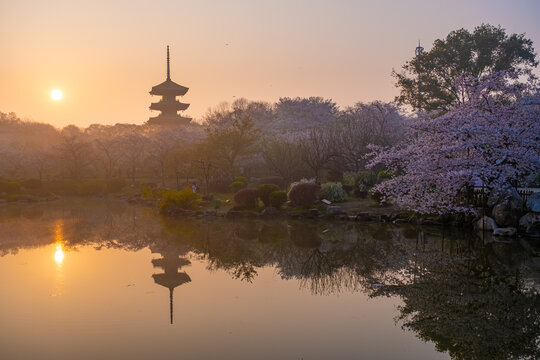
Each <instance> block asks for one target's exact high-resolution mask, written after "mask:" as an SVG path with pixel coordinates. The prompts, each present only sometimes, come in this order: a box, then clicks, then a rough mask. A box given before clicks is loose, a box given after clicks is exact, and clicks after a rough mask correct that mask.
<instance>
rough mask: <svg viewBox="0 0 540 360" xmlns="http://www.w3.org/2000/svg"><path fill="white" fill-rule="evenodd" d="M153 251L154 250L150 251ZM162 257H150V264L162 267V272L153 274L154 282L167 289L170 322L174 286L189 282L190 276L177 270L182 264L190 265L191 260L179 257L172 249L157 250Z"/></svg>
mask: <svg viewBox="0 0 540 360" xmlns="http://www.w3.org/2000/svg"><path fill="white" fill-rule="evenodd" d="M152 252H154V251H152ZM159 253H160V254H161V256H162V258H160V259H152V265H154V267H155V268H162V269H163V273H161V274H153V275H152V277H153V278H154V282H155V283H156V284H158V285H161V286H164V287H166V288H168V289H169V309H170V317H171V324H172V323H173V292H174V288H176V287H178V286H180V285H182V284H185V283H188V282H191V278H190V277H189V275H188V274H186V273H185V272H179V271H178V270H180V268H182V267H183V266H187V265H190V264H191V262H190V261H189V260H187V259H184V258H181V257H179V255H178V251H174V250H172V249H168V250H164V251H159Z"/></svg>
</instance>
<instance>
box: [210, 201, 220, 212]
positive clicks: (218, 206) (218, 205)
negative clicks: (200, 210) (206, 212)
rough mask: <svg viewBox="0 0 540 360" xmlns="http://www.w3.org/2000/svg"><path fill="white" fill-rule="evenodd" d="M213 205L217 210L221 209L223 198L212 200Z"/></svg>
mask: <svg viewBox="0 0 540 360" xmlns="http://www.w3.org/2000/svg"><path fill="white" fill-rule="evenodd" d="M212 207H213V208H214V209H216V210H217V209H219V208H220V207H221V200H219V199H214V200H212Z"/></svg>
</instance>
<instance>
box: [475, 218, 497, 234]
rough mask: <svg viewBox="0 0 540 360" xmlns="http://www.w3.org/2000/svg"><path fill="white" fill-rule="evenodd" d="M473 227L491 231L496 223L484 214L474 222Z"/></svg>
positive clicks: (495, 226)
mask: <svg viewBox="0 0 540 360" xmlns="http://www.w3.org/2000/svg"><path fill="white" fill-rule="evenodd" d="M474 227H475V228H476V229H478V230H485V231H493V230H495V229H496V228H497V224H496V223H495V220H493V219H492V218H490V217H487V216H484V217H482V218H480V220H478V221H477V222H476V223H475V224H474Z"/></svg>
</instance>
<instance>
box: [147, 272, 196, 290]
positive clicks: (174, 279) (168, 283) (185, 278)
mask: <svg viewBox="0 0 540 360" xmlns="http://www.w3.org/2000/svg"><path fill="white" fill-rule="evenodd" d="M152 277H153V278H154V282H155V283H156V284H159V285H161V286H165V287H166V288H169V289H174V288H175V287H177V286H180V285H182V284H185V283H188V282H191V278H190V277H189V275H188V274H186V273H184V272H181V273H175V274H153V275H152Z"/></svg>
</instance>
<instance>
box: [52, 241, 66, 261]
mask: <svg viewBox="0 0 540 360" xmlns="http://www.w3.org/2000/svg"><path fill="white" fill-rule="evenodd" d="M54 261H56V263H57V264H58V265H61V264H62V261H64V251H63V250H62V245H56V252H55V253H54Z"/></svg>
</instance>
